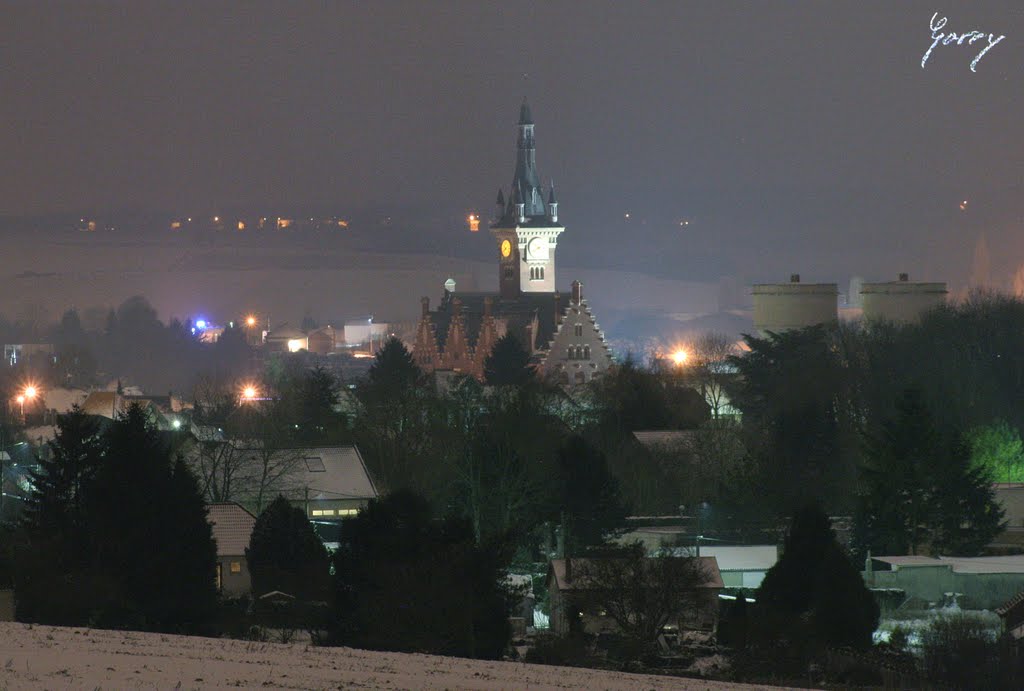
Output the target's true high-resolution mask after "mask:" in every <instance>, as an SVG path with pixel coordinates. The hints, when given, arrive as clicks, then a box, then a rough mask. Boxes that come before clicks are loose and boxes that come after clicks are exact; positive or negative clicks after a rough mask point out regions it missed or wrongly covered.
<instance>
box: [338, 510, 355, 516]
mask: <svg viewBox="0 0 1024 691" xmlns="http://www.w3.org/2000/svg"><path fill="white" fill-rule="evenodd" d="M357 513H359V509H338V515H339V516H355V515H356V514H357Z"/></svg>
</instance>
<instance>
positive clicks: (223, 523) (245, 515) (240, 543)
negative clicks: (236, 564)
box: [206, 502, 256, 557]
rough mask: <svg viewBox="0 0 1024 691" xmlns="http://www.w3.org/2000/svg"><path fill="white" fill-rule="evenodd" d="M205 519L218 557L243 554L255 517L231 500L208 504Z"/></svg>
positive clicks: (247, 544) (254, 523)
mask: <svg viewBox="0 0 1024 691" xmlns="http://www.w3.org/2000/svg"><path fill="white" fill-rule="evenodd" d="M207 509H208V511H209V513H208V514H207V516H206V520H208V521H209V522H210V526H211V527H212V528H213V539H214V540H216V541H217V556H218V557H238V556H243V555H244V554H245V548H246V547H248V546H249V538H250V537H251V536H252V529H253V526H255V525H256V517H255V516H253V515H252V514H251V513H249V512H248V511H246V510H245V509H243V508H242V507H241V506H239V505H238V504H235V503H232V502H225V503H218V504H210V505H209V506H208V507H207Z"/></svg>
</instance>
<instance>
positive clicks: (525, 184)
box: [491, 99, 565, 298]
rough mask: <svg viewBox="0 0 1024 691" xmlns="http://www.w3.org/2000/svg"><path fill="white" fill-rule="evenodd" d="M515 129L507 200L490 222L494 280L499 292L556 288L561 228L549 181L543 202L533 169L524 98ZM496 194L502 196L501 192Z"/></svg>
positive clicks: (532, 145) (534, 156) (534, 150)
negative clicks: (494, 244)
mask: <svg viewBox="0 0 1024 691" xmlns="http://www.w3.org/2000/svg"><path fill="white" fill-rule="evenodd" d="M516 129H517V137H516V168H515V173H514V174H513V176H512V187H511V189H510V190H509V196H508V205H507V206H506V207H505V208H504V209H502V208H499V209H498V215H499V218H498V219H497V220H495V221H494V222H493V223H492V224H491V233H492V234H493V235H494V237H495V239H496V240H497V241H498V265H499V266H498V271H499V274H498V284H499V285H500V287H501V296H502V297H503V298H514V297H515V296H516V295H518V294H519V293H553V292H554V291H555V248H556V247H557V245H558V236H559V235H561V233H562V231H564V230H565V228H564V227H563V226H561V225H559V223H558V204H557V202H554V188H553V186H552V189H551V194H550V195H549V199H548V203H546V204H545V200H544V191H543V189H542V188H541V184H540V175H539V174H538V173H537V148H536V143H535V140H534V131H533V130H534V122H533V115H532V113H531V112H530V104H529V103H528V102H527V101H526V99H523V105H522V106H521V107H520V108H519V123H518V124H517V125H516ZM498 198H499V199H502V198H503V197H502V195H501V194H500V193H499V196H498ZM553 202H554V203H553ZM499 204H500V202H499Z"/></svg>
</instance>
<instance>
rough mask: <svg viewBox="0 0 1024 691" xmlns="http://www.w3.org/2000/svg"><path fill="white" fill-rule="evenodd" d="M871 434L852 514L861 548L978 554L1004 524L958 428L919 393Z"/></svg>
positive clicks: (987, 481)
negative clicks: (941, 423)
mask: <svg viewBox="0 0 1024 691" xmlns="http://www.w3.org/2000/svg"><path fill="white" fill-rule="evenodd" d="M896 411H897V412H896V416H895V417H894V418H893V419H891V420H889V421H887V422H885V423H884V424H883V425H882V428H881V430H880V432H879V433H877V434H875V435H872V436H870V437H869V438H868V440H867V444H866V453H865V462H864V466H863V469H862V485H863V490H862V493H861V495H860V498H859V499H860V502H859V506H858V510H857V512H856V514H855V528H856V531H855V535H856V541H857V546H858V547H859V548H860V550H861V552H862V553H863V552H866V551H867V550H870V551H872V552H873V553H875V554H922V553H927V554H936V555H938V554H946V555H961V556H973V555H976V554H978V553H979V552H980V551H981V549H982V548H983V547H984V546H985V545H987V544H988V543H989V542H991V540H992V538H993V537H995V536H996V535H997V534H998V533H999V532H1000V530H1002V528H1003V522H1002V521H1003V511H1002V509H1001V508H999V505H998V504H997V503H996V501H995V495H994V493H993V490H992V484H991V480H990V478H989V477H988V475H987V474H986V471H985V469H984V468H981V467H976V466H972V463H971V457H970V456H971V452H970V447H969V446H968V444H966V443H965V441H964V439H963V437H962V436H961V435H960V434H959V433H958V432H957V431H956V430H949V429H940V428H939V427H938V426H937V425H936V424H935V422H934V419H933V417H932V415H931V414H930V412H929V411H928V409H927V408H926V407H925V405H924V402H923V400H922V397H921V394H920V392H918V391H916V390H908V391H906V392H904V393H903V394H902V395H901V397H900V398H899V400H898V401H897V404H896Z"/></svg>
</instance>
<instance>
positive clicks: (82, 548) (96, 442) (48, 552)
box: [14, 406, 104, 625]
mask: <svg viewBox="0 0 1024 691" xmlns="http://www.w3.org/2000/svg"><path fill="white" fill-rule="evenodd" d="M50 451H51V453H50V454H49V457H48V458H47V457H45V456H44V457H42V458H40V459H38V463H39V470H37V471H36V472H34V473H33V474H32V486H33V491H32V495H31V497H30V498H29V501H28V503H27V506H26V509H25V514H24V516H23V519H22V522H21V525H20V526H19V530H18V535H17V539H16V543H15V559H14V563H15V565H16V567H15V588H16V591H17V594H18V597H17V616H18V619H19V620H21V621H37V622H42V623H49V624H66V625H69V624H84V623H86V622H87V621H88V618H89V614H90V611H91V609H92V605H93V602H94V598H95V589H94V585H95V584H94V581H93V578H92V556H93V555H92V549H91V543H92V535H91V526H90V521H89V516H88V512H87V506H88V501H89V493H90V490H91V488H92V484H93V481H94V478H95V476H96V473H97V471H98V469H99V467H100V465H101V463H102V461H103V455H104V449H103V446H102V444H101V440H100V433H99V426H98V425H97V423H96V419H95V418H93V417H90V416H88V415H86V414H85V413H83V412H82V411H81V409H79V408H78V407H77V406H76V407H75V408H74V409H72V411H71V412H70V413H68V414H67V415H61V416H59V417H58V418H57V434H56V436H55V438H54V440H53V441H52V442H50Z"/></svg>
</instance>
